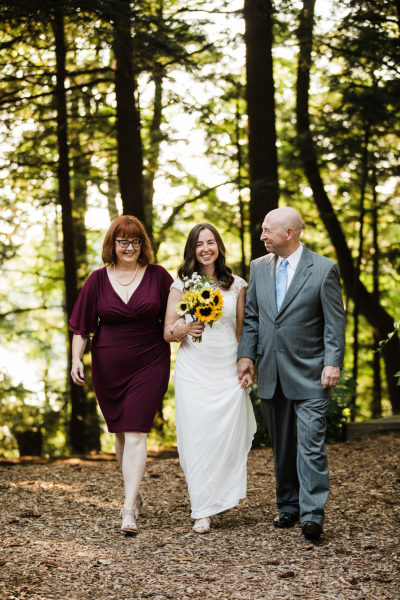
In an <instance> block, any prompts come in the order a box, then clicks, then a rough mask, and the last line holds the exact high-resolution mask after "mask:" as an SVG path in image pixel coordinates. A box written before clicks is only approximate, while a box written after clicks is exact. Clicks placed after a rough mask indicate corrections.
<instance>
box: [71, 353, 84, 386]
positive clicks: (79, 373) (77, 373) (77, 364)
mask: <svg viewBox="0 0 400 600" xmlns="http://www.w3.org/2000/svg"><path fill="white" fill-rule="evenodd" d="M71 377H72V381H73V382H74V383H76V385H80V386H83V385H85V383H86V382H85V373H84V370H83V363H82V361H81V360H79V359H78V358H73V359H72V368H71Z"/></svg>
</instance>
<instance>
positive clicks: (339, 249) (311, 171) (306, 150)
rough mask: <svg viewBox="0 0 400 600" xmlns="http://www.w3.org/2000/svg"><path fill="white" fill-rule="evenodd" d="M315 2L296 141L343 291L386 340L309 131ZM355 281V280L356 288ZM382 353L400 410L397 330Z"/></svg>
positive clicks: (303, 52)
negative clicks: (334, 258) (356, 299)
mask: <svg viewBox="0 0 400 600" xmlns="http://www.w3.org/2000/svg"><path fill="white" fill-rule="evenodd" d="M314 5H315V0H303V9H302V13H301V17H300V26H299V31H298V37H299V60H298V70H297V99H296V114H297V141H298V145H299V150H300V154H301V159H302V162H303V168H304V172H305V174H306V177H307V180H308V183H309V185H310V187H311V189H312V191H313V196H314V200H315V203H316V205H317V208H318V212H319V215H320V217H321V220H322V221H323V223H324V225H325V228H326V230H327V232H328V235H329V237H330V240H331V242H332V244H333V246H334V247H335V251H336V256H337V260H338V263H339V267H340V271H341V275H342V278H343V283H344V286H345V288H346V293H347V295H348V296H349V297H351V298H352V299H353V300H354V290H355V289H357V296H358V302H359V310H360V314H363V315H364V316H365V317H366V319H367V320H368V322H369V323H370V324H371V325H372V327H374V328H376V330H377V332H378V335H379V338H380V339H381V340H385V339H386V338H387V337H388V334H390V333H391V332H393V331H394V321H393V318H392V317H391V316H390V315H389V314H388V313H387V312H386V310H385V309H384V308H383V307H382V306H381V305H380V304H379V302H377V300H376V299H375V298H374V296H373V294H371V293H370V292H368V290H367V289H366V288H365V286H364V284H363V283H362V282H361V281H360V280H359V279H357V277H356V271H355V267H354V262H353V258H352V255H351V252H350V249H349V247H348V245H347V242H346V238H345V236H344V234H343V231H342V229H341V226H340V223H339V221H338V219H337V217H336V214H335V212H334V210H333V207H332V204H331V202H330V200H329V198H328V195H327V193H326V191H325V188H324V184H323V181H322V178H321V174H320V170H319V165H318V160H317V155H316V149H315V145H314V141H313V138H312V134H311V129H310V117H309V106H308V103H309V86H310V65H311V49H312V42H313V23H314ZM354 282H356V286H357V287H356V288H355V283H354ZM382 355H383V358H384V360H385V372H386V379H387V385H388V392H389V398H390V402H391V405H392V410H393V413H394V414H397V413H400V387H398V386H397V381H396V378H395V373H396V372H397V371H400V344H399V339H398V336H397V334H394V335H393V336H392V337H391V339H390V340H389V341H388V342H387V343H386V344H385V345H384V346H383V349H382Z"/></svg>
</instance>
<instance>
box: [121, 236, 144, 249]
mask: <svg viewBox="0 0 400 600" xmlns="http://www.w3.org/2000/svg"><path fill="white" fill-rule="evenodd" d="M115 241H116V242H118V244H119V245H120V247H121V248H129V246H130V245H131V244H132V248H139V247H140V246H141V245H142V242H143V240H141V239H140V238H135V239H134V240H121V239H118V238H115Z"/></svg>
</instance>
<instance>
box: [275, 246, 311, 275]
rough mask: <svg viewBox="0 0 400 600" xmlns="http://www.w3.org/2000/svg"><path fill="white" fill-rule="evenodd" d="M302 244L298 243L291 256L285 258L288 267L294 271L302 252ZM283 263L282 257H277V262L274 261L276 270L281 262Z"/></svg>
mask: <svg viewBox="0 0 400 600" xmlns="http://www.w3.org/2000/svg"><path fill="white" fill-rule="evenodd" d="M303 247H304V246H303V244H302V243H301V242H300V246H299V247H298V248H297V249H296V250H295V251H294V252H292V254H290V255H289V256H288V257H287V260H288V263H289V265H288V266H289V267H291V268H292V269H296V267H297V265H298V263H299V260H300V256H301V253H302V252H303ZM282 261H283V257H282V256H277V261H276V268H277V269H279V267H280V264H281V262H282Z"/></svg>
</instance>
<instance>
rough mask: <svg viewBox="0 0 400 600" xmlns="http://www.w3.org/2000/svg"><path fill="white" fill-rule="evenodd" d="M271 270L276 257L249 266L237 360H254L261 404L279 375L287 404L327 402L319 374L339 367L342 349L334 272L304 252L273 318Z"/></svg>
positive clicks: (318, 257)
mask: <svg viewBox="0 0 400 600" xmlns="http://www.w3.org/2000/svg"><path fill="white" fill-rule="evenodd" d="M275 265H276V256H275V254H268V255H266V256H263V257H261V258H257V259H256V260H254V261H252V263H251V265H250V282H249V287H248V292H247V298H246V310H245V317H244V323H243V330H242V337H241V339H240V343H239V348H238V358H241V357H244V356H246V357H249V358H251V359H252V360H253V361H254V362H255V361H256V360H257V372H258V396H259V397H260V398H266V399H267V398H272V396H273V394H274V391H275V388H276V383H277V377H278V374H279V379H280V382H281V385H282V390H283V393H284V395H285V396H286V398H290V399H293V400H301V399H307V398H321V397H323V396H329V393H330V390H329V389H327V390H323V389H322V386H321V373H322V369H323V368H324V366H325V365H333V366H337V367H342V366H343V356H344V348H345V335H344V334H345V317H344V310H343V298H342V290H341V287H340V276H339V269H338V266H337V265H336V264H335V263H334V262H332V261H331V260H329V259H328V258H325V257H324V256H321V255H320V254H316V253H315V252H311V251H310V250H308V249H307V248H306V247H304V248H303V252H302V254H301V257H300V261H299V263H298V265H297V268H296V271H295V274H294V276H293V279H292V281H291V283H290V285H289V287H288V290H287V292H286V295H285V298H284V300H283V303H282V306H281V309H280V311H279V312H277V309H276V300H275Z"/></svg>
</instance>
